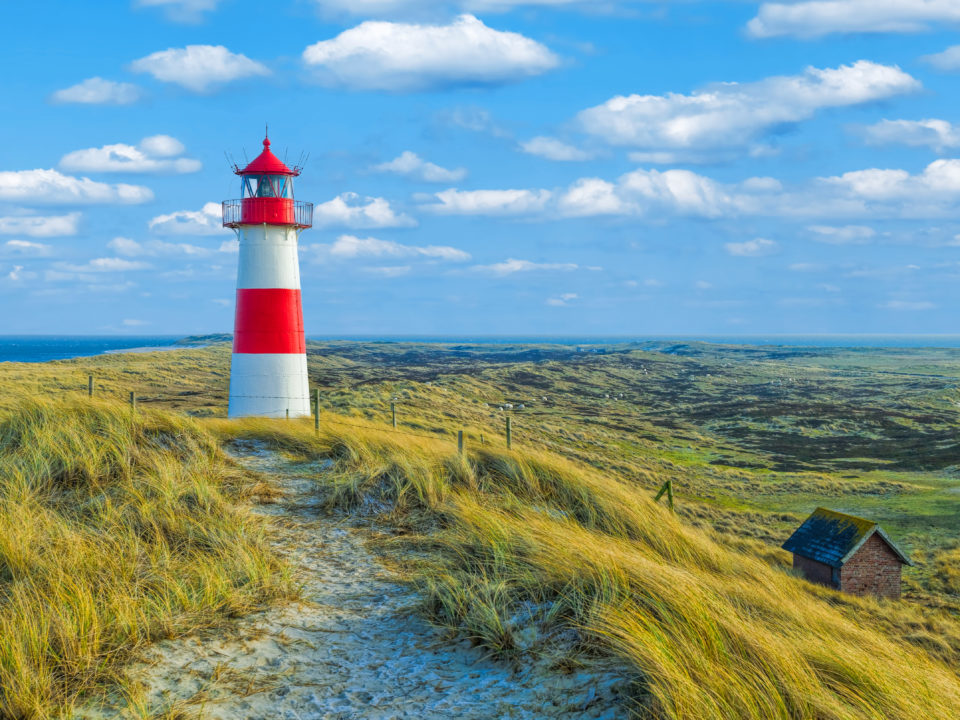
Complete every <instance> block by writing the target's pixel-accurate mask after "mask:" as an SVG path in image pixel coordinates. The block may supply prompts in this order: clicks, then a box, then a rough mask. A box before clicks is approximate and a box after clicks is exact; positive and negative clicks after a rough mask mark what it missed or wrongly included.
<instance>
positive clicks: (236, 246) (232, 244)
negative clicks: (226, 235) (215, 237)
mask: <svg viewBox="0 0 960 720" xmlns="http://www.w3.org/2000/svg"><path fill="white" fill-rule="evenodd" d="M219 251H220V252H222V253H238V252H240V241H239V240H237V239H236V238H234V239H233V240H224V241H223V242H222V243H220V247H219Z"/></svg>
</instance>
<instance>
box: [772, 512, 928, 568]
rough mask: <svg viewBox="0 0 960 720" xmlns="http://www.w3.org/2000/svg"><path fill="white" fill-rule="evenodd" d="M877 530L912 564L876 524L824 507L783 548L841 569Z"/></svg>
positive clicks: (884, 539) (808, 519) (886, 541)
mask: <svg viewBox="0 0 960 720" xmlns="http://www.w3.org/2000/svg"><path fill="white" fill-rule="evenodd" d="M874 533H879V535H880V537H881V538H883V541H884V542H885V543H886V544H887V545H889V546H890V549H891V550H893V552H894V554H895V555H896V556H897V557H898V558H900V560H901V561H903V562H904V563H906V564H908V565H910V564H912V563H911V562H910V560H909V559H908V558H907V556H906V555H904V554H903V553H902V552H901V551H900V548H898V547H897V546H896V545H894V544H893V542H892V541H891V540H890V538H888V537H887V535H886V533H885V532H883V530H881V529H880V526H879V525H877V523H875V522H873V521H872V520H865V519H864V518H861V517H857V516H856V515H847V514H846V513H840V512H835V511H834V510H827V509H826V508H822V507H821V508H817V509H816V510H814V511H813V514H812V515H810V517H808V518H807V519H806V520H805V521H804V523H803V525H801V526H800V527H798V528H797V530H796V532H794V533H793V535H791V536H790V538H789V539H788V540H787V541H786V542H785V543H784V544H783V545H782V547H783V549H784V550H787V551H789V552H792V553H795V554H797V555H800V556H802V557H805V558H809V559H810V560H816V561H817V562H821V563H824V564H825V565H829V566H830V567H835V568H839V567H842V566H843V564H844V563H845V562H846V561H847V560H849V559H850V557H851V556H853V554H854V553H855V552H856V551H857V550H859V549H860V547H861V546H862V545H863V543H865V542H866V541H867V540H868V539H869V538H870V536H871V535H873V534H874Z"/></svg>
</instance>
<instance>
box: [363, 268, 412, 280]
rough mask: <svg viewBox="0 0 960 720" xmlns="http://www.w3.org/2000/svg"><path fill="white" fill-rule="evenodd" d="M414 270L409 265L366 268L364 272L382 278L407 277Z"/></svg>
mask: <svg viewBox="0 0 960 720" xmlns="http://www.w3.org/2000/svg"><path fill="white" fill-rule="evenodd" d="M412 269H413V268H412V267H410V266H409V265H386V266H379V267H368V268H364V269H363V270H364V272H368V273H371V274H373V275H380V276H381V277H400V276H401V275H406V274H407V273H409V272H410V271H411V270H412Z"/></svg>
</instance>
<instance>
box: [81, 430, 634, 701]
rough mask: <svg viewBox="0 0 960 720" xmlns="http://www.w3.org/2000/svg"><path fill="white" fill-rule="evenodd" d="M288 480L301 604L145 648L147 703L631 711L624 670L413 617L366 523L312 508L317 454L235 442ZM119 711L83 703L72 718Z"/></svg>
mask: <svg viewBox="0 0 960 720" xmlns="http://www.w3.org/2000/svg"><path fill="white" fill-rule="evenodd" d="M237 456H238V458H239V459H240V460H241V461H242V462H243V463H244V464H245V465H247V466H249V467H251V468H252V469H256V470H260V471H262V472H267V473H271V474H273V475H275V476H276V477H277V479H278V481H279V482H280V484H281V487H282V488H283V491H284V496H283V498H282V499H281V500H280V501H279V502H278V503H277V504H275V505H263V506H259V507H258V508H257V511H258V512H263V513H267V514H272V515H276V516H278V517H277V525H278V526H279V529H278V532H277V536H276V538H275V543H276V545H277V548H278V550H279V552H281V554H282V555H284V556H285V557H286V559H287V560H288V561H289V562H290V564H291V565H292V566H293V568H294V575H295V578H296V580H297V582H299V583H302V585H303V589H304V592H303V600H302V601H301V602H299V603H294V604H288V605H286V606H279V607H274V608H271V609H270V610H267V611H265V612H262V613H257V614H254V615H251V616H248V617H246V618H244V619H242V620H240V621H238V622H237V623H236V624H232V625H230V626H228V627H227V628H220V629H218V630H217V631H215V632H209V633H201V634H195V635H192V636H188V637H186V638H179V639H176V640H171V641H165V642H161V643H158V644H156V645H154V646H152V647H151V648H150V649H149V650H148V651H147V654H146V657H145V658H144V660H143V662H141V663H139V664H137V665H136V666H135V667H134V668H132V670H131V673H130V676H131V678H132V679H133V680H135V681H138V682H142V683H144V684H145V685H146V687H147V688H148V690H147V693H146V696H147V698H148V703H147V704H148V706H149V709H150V711H151V712H154V713H158V712H161V711H162V710H164V709H167V708H172V707H179V708H183V709H184V710H185V711H188V712H190V713H198V714H199V715H200V716H201V717H202V718H204V719H209V720H213V719H217V720H267V719H268V718H270V719H272V718H281V719H283V720H318V719H321V718H322V719H324V720H328V719H329V720H332V719H341V720H352V719H354V718H356V719H357V720H364V719H370V720H373V719H376V720H388V719H391V718H395V719H396V720H400V719H401V718H411V719H412V718H416V720H448V719H451V718H463V719H476V720H480V719H484V720H488V719H490V718H516V719H518V720H519V719H527V718H530V719H533V718H563V719H565V720H567V719H569V720H572V719H573V718H603V719H605V720H613V719H614V718H625V717H627V712H626V711H625V710H624V709H623V708H622V707H620V706H618V705H617V703H616V694H617V693H616V689H615V688H616V687H617V685H618V679H617V678H615V677H612V676H596V675H591V674H588V673H570V674H558V673H552V672H549V671H548V670H546V669H545V668H544V667H542V666H537V665H533V666H531V665H530V664H529V663H523V667H522V668H521V669H520V670H519V671H515V670H514V668H512V667H510V666H508V665H506V664H503V663H499V662H495V661H493V660H491V659H489V658H488V657H487V656H486V655H485V653H484V652H483V651H481V650H479V649H476V648H472V647H471V646H470V643H469V642H468V641H459V642H457V641H450V640H449V639H448V638H446V637H444V636H443V635H442V634H441V633H440V632H439V631H438V630H436V629H435V628H433V627H432V626H430V625H429V624H428V623H427V622H425V621H424V620H423V619H421V618H419V617H417V616H416V615H415V612H414V611H415V607H416V603H417V596H416V595H415V594H414V593H413V591H412V590H411V589H410V588H408V587H407V586H404V585H401V584H398V583H397V582H396V581H395V580H394V579H393V578H392V577H391V575H390V573H389V571H387V570H386V569H385V568H383V566H382V565H380V564H379V563H378V562H377V560H376V558H375V556H373V555H372V554H371V553H370V552H369V551H368V550H367V549H366V547H365V544H364V541H365V539H366V538H367V537H368V536H369V531H367V530H364V529H363V528H362V527H352V526H351V525H350V524H348V520H349V519H346V520H344V521H340V522H337V521H336V520H331V519H330V518H329V517H323V516H318V513H317V509H316V486H315V484H314V483H313V481H312V480H311V479H310V475H313V476H315V475H316V473H318V472H321V471H322V467H321V466H320V465H318V464H312V465H302V464H301V465H296V466H294V465H290V464H288V463H285V462H284V461H283V460H282V459H281V458H280V457H278V456H277V455H275V454H273V453H269V452H264V451H262V450H259V449H258V448H256V447H254V446H245V447H244V448H242V449H241V450H239V451H238V455H237ZM118 716H122V715H120V714H119V711H118V710H117V709H116V708H114V709H98V710H96V711H93V710H90V709H88V710H86V711H83V712H80V713H78V714H77V715H76V718H78V720H79V718H84V719H90V720H93V719H94V718H97V719H99V718H113V717H118Z"/></svg>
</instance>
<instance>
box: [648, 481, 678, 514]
mask: <svg viewBox="0 0 960 720" xmlns="http://www.w3.org/2000/svg"><path fill="white" fill-rule="evenodd" d="M664 493H666V494H667V507H669V508H670V509H671V510H673V480H667V481H666V482H665V483H664V484H663V487H661V488H660V492H658V493H657V495H656V497H655V498H653V501H654V502H659V501H660V498H662V497H663V494H664Z"/></svg>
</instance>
